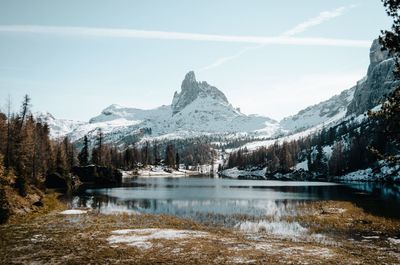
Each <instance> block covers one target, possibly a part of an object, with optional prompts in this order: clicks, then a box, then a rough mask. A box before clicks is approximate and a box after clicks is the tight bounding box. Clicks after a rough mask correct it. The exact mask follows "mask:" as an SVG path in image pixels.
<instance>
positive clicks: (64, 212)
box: [60, 209, 88, 215]
mask: <svg viewBox="0 0 400 265" xmlns="http://www.w3.org/2000/svg"><path fill="white" fill-rule="evenodd" d="M87 212H88V211H85V210H76V209H71V210H65V211H62V212H60V214H64V215H75V214H85V213H87Z"/></svg>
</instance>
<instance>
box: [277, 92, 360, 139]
mask: <svg viewBox="0 0 400 265" xmlns="http://www.w3.org/2000/svg"><path fill="white" fill-rule="evenodd" d="M355 89H356V87H352V88H350V89H348V90H345V91H343V92H342V93H340V94H339V95H336V96H333V97H331V98H330V99H328V100H326V101H323V102H321V103H319V104H316V105H313V106H310V107H308V108H306V109H304V110H301V111H300V112H299V113H297V114H296V115H293V116H289V117H287V118H284V119H283V120H281V122H280V125H281V127H282V129H283V130H286V131H289V132H299V131H304V130H306V129H308V128H311V127H314V126H316V125H319V124H324V125H325V126H328V125H329V124H331V123H332V122H335V121H337V120H340V119H342V118H343V117H345V115H346V112H347V107H348V106H349V104H350V102H351V101H352V100H353V96H354V91H355Z"/></svg>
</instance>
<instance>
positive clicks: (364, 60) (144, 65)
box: [0, 0, 391, 121]
mask: <svg viewBox="0 0 400 265" xmlns="http://www.w3.org/2000/svg"><path fill="white" fill-rule="evenodd" d="M390 25H391V21H390V19H389V18H388V17H387V16H386V13H385V10H384V8H383V6H382V3H381V1H379V0H330V1H321V0H302V1H295V0H280V1H275V0H274V1H272V0H191V1H184V0H146V1H144V0H143V1H136V0H85V1H81V0H69V1H54V0H35V1H28V0H0V108H1V109H4V106H5V103H6V101H7V98H9V97H10V98H11V100H12V104H13V107H14V108H15V109H18V106H19V105H20V102H21V101H22V97H23V95H24V94H29V95H30V97H31V98H32V108H33V111H40V112H46V111H48V112H50V113H51V114H53V116H55V117H56V118H63V119H72V120H82V121H87V120H89V119H90V118H91V117H93V116H96V115H98V114H99V113H100V112H101V110H102V109H104V108H106V107H107V106H109V105H111V104H119V105H122V106H127V107H135V108H144V109H150V108H154V107H158V106H160V105H168V104H171V101H172V97H173V94H174V92H175V91H180V85H181V82H182V80H183V78H184V76H185V74H186V73H187V72H188V71H190V70H193V71H195V73H196V77H197V80H199V81H207V82H208V83H209V84H211V85H214V86H216V87H217V88H219V89H220V90H221V91H223V92H224V93H225V95H226V96H227V98H228V100H229V101H230V102H231V103H232V105H234V106H235V107H239V108H240V109H241V111H242V112H243V113H245V114H260V115H264V116H268V117H271V118H274V119H277V120H279V119H281V118H283V117H286V116H289V115H293V114H295V113H297V112H298V111H299V110H301V109H303V108H305V107H307V106H309V105H313V104H316V103H318V102H320V101H323V100H326V99H328V98H329V97H331V96H333V95H335V94H338V93H340V92H341V91H343V90H345V89H348V88H350V87H352V86H354V85H355V84H356V82H357V80H359V79H361V78H362V77H363V76H364V75H365V74H366V71H367V68H368V64H369V47H370V45H371V43H372V41H373V40H374V39H375V38H377V37H378V36H379V34H380V30H382V29H388V28H389V27H390Z"/></svg>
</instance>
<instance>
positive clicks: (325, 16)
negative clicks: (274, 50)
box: [199, 5, 370, 72]
mask: <svg viewBox="0 0 400 265" xmlns="http://www.w3.org/2000/svg"><path fill="white" fill-rule="evenodd" d="M354 7H355V5H351V6H341V7H338V8H336V9H333V10H329V11H323V12H321V13H319V14H318V16H316V17H313V18H310V19H308V20H307V21H304V22H302V23H300V24H298V25H296V26H295V27H293V28H291V29H289V30H288V31H285V32H284V33H282V34H281V35H280V37H292V36H294V35H297V34H300V33H303V32H304V31H306V30H308V29H309V28H312V27H315V26H318V25H320V24H322V23H324V22H326V21H329V20H331V19H333V18H336V17H339V16H341V15H343V14H344V13H345V11H347V10H349V9H351V8H354ZM369 45H370V44H368V45H367V46H366V47H369ZM265 46H266V44H262V45H258V46H252V47H245V48H243V49H241V50H239V51H238V52H237V53H235V54H233V55H230V56H225V57H221V58H219V59H217V60H215V61H214V62H213V63H211V64H209V65H207V66H205V67H203V68H201V69H199V72H202V71H205V70H209V69H213V68H216V67H218V66H220V65H222V64H224V63H226V62H229V61H232V60H234V59H236V58H238V57H240V56H242V55H243V54H245V53H246V52H248V51H251V50H256V49H260V48H263V47H265ZM333 46H336V45H333ZM338 46H339V45H338Z"/></svg>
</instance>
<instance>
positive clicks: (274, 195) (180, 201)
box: [71, 177, 400, 224]
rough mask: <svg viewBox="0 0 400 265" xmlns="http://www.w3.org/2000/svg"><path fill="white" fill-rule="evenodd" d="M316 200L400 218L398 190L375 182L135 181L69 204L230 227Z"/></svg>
mask: <svg viewBox="0 0 400 265" xmlns="http://www.w3.org/2000/svg"><path fill="white" fill-rule="evenodd" d="M318 200H341V201H350V202H353V203H355V204H356V205H357V206H359V207H362V208H363V209H364V210H365V211H366V212H370V213H372V214H375V215H379V216H385V217H390V218H400V211H399V209H400V186H398V185H385V184H379V183H331V182H288V181H265V180H236V179H235V180H234V179H221V178H208V177H185V178H162V177H160V178H141V177H138V178H130V179H125V180H124V183H123V184H122V185H121V186H119V187H113V188H86V189H84V190H83V191H82V192H80V193H79V195H78V196H75V197H73V199H72V201H71V203H72V206H73V207H90V208H93V209H95V210H98V211H99V212H101V213H105V214H109V213H119V212H127V213H151V214H170V215H175V216H179V217H186V218H192V219H195V220H197V221H207V222H222V223H227V224H229V223H231V222H232V224H234V223H235V220H234V219H235V218H237V216H243V215H245V216H249V217H255V218H256V217H261V218H262V217H265V216H272V217H275V218H276V217H280V216H287V215H296V214H298V209H299V207H300V206H301V205H303V204H304V203H307V202H309V201H318Z"/></svg>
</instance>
